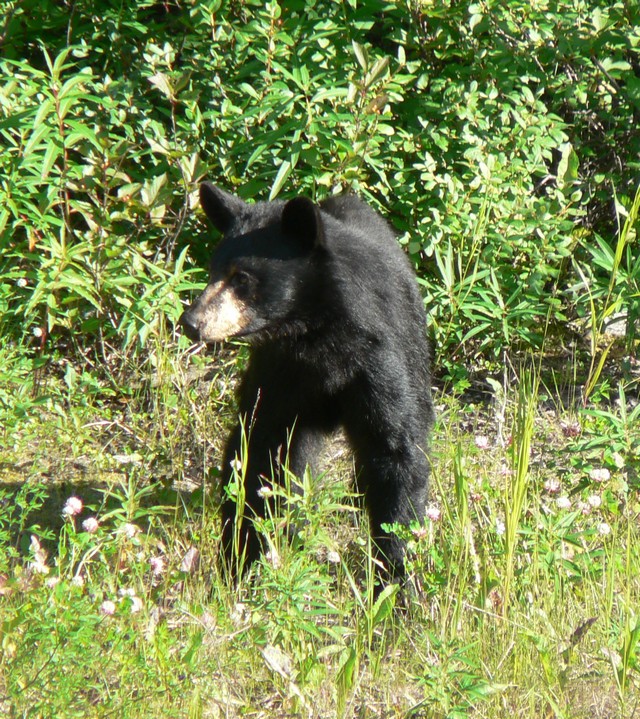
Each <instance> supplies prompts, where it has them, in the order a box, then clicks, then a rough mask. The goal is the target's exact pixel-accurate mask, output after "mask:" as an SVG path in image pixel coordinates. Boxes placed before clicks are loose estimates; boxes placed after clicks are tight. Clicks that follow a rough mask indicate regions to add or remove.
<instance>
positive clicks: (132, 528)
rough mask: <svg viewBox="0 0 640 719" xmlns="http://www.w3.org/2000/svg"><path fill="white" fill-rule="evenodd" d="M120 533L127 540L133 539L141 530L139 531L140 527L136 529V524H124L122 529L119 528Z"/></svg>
mask: <svg viewBox="0 0 640 719" xmlns="http://www.w3.org/2000/svg"><path fill="white" fill-rule="evenodd" d="M120 531H121V532H122V533H123V534H124V536H125V537H126V538H127V539H133V538H134V537H135V536H136V534H139V533H140V532H141V531H142V530H141V529H140V527H138V525H137V524H131V522H126V524H123V525H122V527H120Z"/></svg>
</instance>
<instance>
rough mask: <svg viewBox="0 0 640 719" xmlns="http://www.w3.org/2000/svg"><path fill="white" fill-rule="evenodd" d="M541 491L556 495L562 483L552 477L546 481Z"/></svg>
mask: <svg viewBox="0 0 640 719" xmlns="http://www.w3.org/2000/svg"><path fill="white" fill-rule="evenodd" d="M542 487H543V489H544V491H545V492H549V494H557V493H558V492H559V491H560V489H561V487H562V483H561V482H560V480H559V479H558V478H557V477H552V478H551V479H548V480H547V481H546V482H545V483H544V484H543V485H542Z"/></svg>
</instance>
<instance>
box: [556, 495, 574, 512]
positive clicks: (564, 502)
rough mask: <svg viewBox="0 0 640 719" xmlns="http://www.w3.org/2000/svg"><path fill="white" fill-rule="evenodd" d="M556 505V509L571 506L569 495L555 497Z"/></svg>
mask: <svg viewBox="0 0 640 719" xmlns="http://www.w3.org/2000/svg"><path fill="white" fill-rule="evenodd" d="M556 506H557V507H558V509H569V508H570V507H571V500H570V499H569V497H558V499H556Z"/></svg>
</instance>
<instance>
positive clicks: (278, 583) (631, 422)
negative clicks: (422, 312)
mask: <svg viewBox="0 0 640 719" xmlns="http://www.w3.org/2000/svg"><path fill="white" fill-rule="evenodd" d="M200 360H201V358H200V357H199V356H198V355H196V356H194V357H191V359H190V361H189V358H188V356H187V355H186V354H184V355H183V356H182V357H170V356H169V355H167V356H165V357H164V359H163V370H162V373H161V375H159V377H158V378H156V379H155V380H154V381H153V382H148V381H147V382H146V384H145V381H144V380H143V378H141V384H140V387H139V389H138V390H137V392H136V393H134V395H133V396H132V397H130V398H129V400H128V402H127V406H126V407H125V408H116V407H114V406H111V407H108V406H107V405H105V406H103V407H102V408H99V407H98V406H91V403H90V402H88V403H86V404H85V405H83V404H82V403H78V402H76V401H75V400H74V398H71V400H72V401H71V404H70V406H68V407H67V409H66V411H67V413H68V415H69V417H70V416H71V415H75V419H76V422H75V425H74V426H77V427H78V428H79V430H78V432H77V433H73V432H71V431H70V432H69V435H68V440H67V441H66V442H65V443H61V442H58V443H57V445H56V446H57V447H58V449H59V450H60V449H61V445H62V444H64V446H65V447H66V450H65V451H66V452H67V454H64V453H61V454H59V455H58V456H55V454H54V453H53V451H52V446H51V444H50V443H49V442H48V437H49V436H50V435H51V434H52V433H58V432H60V431H61V425H60V423H59V422H58V419H59V416H60V412H59V408H58V409H56V402H54V401H53V399H50V401H49V402H44V403H43V404H42V408H41V412H40V415H39V417H38V418H37V419H33V420H32V421H31V422H30V423H29V424H28V425H25V427H24V430H23V433H22V434H21V435H20V436H17V437H16V436H13V435H10V434H8V433H5V435H4V436H3V438H2V445H3V454H5V456H7V457H8V458H10V462H8V463H5V464H4V465H3V469H8V465H10V468H11V471H10V472H9V471H7V474H6V475H5V479H6V481H5V482H4V483H3V485H2V487H1V488H0V541H1V543H2V544H1V546H2V549H3V551H2V552H0V557H1V559H0V573H1V584H0V647H1V653H0V677H2V678H1V679H0V707H1V708H2V709H3V712H5V713H6V714H7V715H8V716H13V717H17V716H21V717H27V716H37V717H54V716H55V717H72V716H88V715H90V716H97V717H107V716H119V717H142V716H149V714H150V713H156V714H158V715H159V716H162V717H172V716H175V717H184V716H189V717H223V716H225V717H229V716H231V717H233V716H245V715H251V716H258V717H259V716H265V717H267V716H309V717H334V716H340V717H355V716H358V717H378V716H389V717H395V716H397V717H432V716H437V717H440V716H441V717H463V716H464V717H467V716H479V717H480V716H482V717H494V716H504V713H505V712H507V711H508V712H512V713H515V714H516V715H518V716H530V717H539V716H554V717H587V716H588V717H607V718H609V717H631V716H633V715H634V712H635V707H636V702H637V700H638V697H639V694H638V685H637V683H638V679H639V677H638V673H637V670H638V656H637V640H638V637H639V635H640V624H639V623H638V617H637V612H636V607H637V606H638V601H639V599H640V597H639V594H640V580H639V579H638V577H639V576H640V573H639V570H640V567H639V566H638V557H639V556H640V551H639V550H640V536H639V534H640V533H639V531H638V523H637V515H638V511H639V509H640V505H639V503H638V494H637V491H638V467H639V466H640V431H639V430H638V426H639V425H638V421H637V419H638V418H637V415H638V412H639V411H640V409H639V405H638V404H637V402H636V401H635V400H633V399H631V397H630V393H629V390H633V385H632V384H629V383H628V382H625V381H621V382H620V384H619V385H618V386H617V387H612V388H611V390H610V391H609V395H608V397H607V396H604V395H601V396H600V398H599V401H598V402H597V403H590V404H589V405H588V406H587V407H583V406H582V404H581V403H580V402H574V403H573V404H569V405H566V404H564V403H563V402H562V401H561V399H560V397H559V396H558V394H557V393H555V392H553V391H550V390H549V387H548V382H547V381H546V380H545V377H544V376H541V375H540V374H539V373H538V372H537V371H536V370H535V369H530V370H527V371H525V370H522V371H520V372H517V373H513V374H511V375H509V377H508V381H505V382H504V383H503V384H502V385H498V384H497V383H496V385H495V387H494V391H493V393H492V394H491V395H490V396H487V397H485V398H483V399H482V401H475V402H473V401H470V399H469V398H468V397H464V398H463V397H460V396H456V395H455V394H451V393H449V392H448V393H443V392H440V393H438V395H437V404H438V422H437V426H436V428H435V431H434V435H433V438H432V465H433V473H432V493H431V498H430V504H429V507H428V510H427V516H428V519H427V520H426V521H425V524H424V525H423V526H417V525H416V526H411V527H409V528H406V527H405V528H401V527H398V528H396V531H399V532H403V533H404V534H405V535H406V538H407V540H408V566H409V569H410V572H411V578H412V581H411V582H410V586H411V587H413V589H412V590H410V589H409V588H408V587H407V588H404V587H403V588H399V587H397V586H391V587H388V588H387V589H385V590H384V591H383V592H382V593H380V594H377V593H376V592H374V587H373V581H374V580H373V577H374V576H375V573H374V572H373V565H372V557H371V551H370V549H371V548H370V543H369V539H368V532H367V527H366V522H363V521H362V514H361V512H360V511H359V509H358V502H357V498H355V497H353V495H352V493H351V489H350V483H349V480H350V478H351V462H350V458H349V454H348V452H347V451H346V449H345V446H344V443H343V441H342V440H341V439H340V438H333V439H332V441H331V442H330V447H329V450H328V453H327V462H326V471H325V472H324V473H323V474H322V475H321V476H318V477H311V476H308V475H307V476H305V477H303V478H295V477H290V481H291V482H292V483H293V482H295V483H297V484H299V487H297V488H296V491H293V487H289V488H288V489H287V488H284V489H279V488H276V487H271V488H269V487H267V488H266V490H267V491H272V492H274V493H276V494H279V495H281V496H280V499H281V500H282V501H281V503H280V504H281V508H282V509H281V511H279V512H278V513H275V514H274V515H273V516H269V517H267V518H266V519H265V520H263V521H261V523H260V525H259V529H260V532H261V533H262V535H263V536H264V541H265V546H266V547H267V551H266V552H265V555H264V557H263V558H262V559H261V560H260V562H259V563H258V565H257V566H256V568H255V569H254V570H252V572H251V573H250V575H249V576H248V577H247V578H246V579H243V580H242V581H241V582H240V584H239V586H237V587H236V586H233V585H232V584H230V583H229V581H228V578H227V577H226V575H225V574H224V572H222V571H221V570H220V568H219V566H218V564H217V562H216V561H215V557H216V553H217V543H218V540H219V536H220V527H219V522H218V516H217V506H218V504H219V501H220V497H219V496H218V491H217V486H216V482H215V478H216V476H217V474H218V470H217V468H216V466H215V463H212V461H211V457H212V455H213V457H216V456H219V454H218V453H219V443H220V440H221V438H223V437H224V435H225V432H226V424H227V423H226V420H225V416H227V417H228V418H230V417H231V415H232V409H231V408H229V407H228V405H229V400H230V394H229V390H230V385H231V384H232V381H233V380H232V377H233V376H234V370H233V365H232V364H231V363H230V359H229V360H227V359H226V358H225V357H222V358H221V360H220V362H219V363H217V364H214V368H213V369H211V370H210V371H209V373H208V375H207V378H206V379H203V378H202V377H201V376H200V375H201V374H202V371H201V370H200V371H198V372H187V371H185V363H186V365H187V367H189V366H192V365H195V370H197V369H198V367H199V366H201V364H202V363H201V361H200ZM192 369H194V367H192ZM194 376H195V377H199V376H200V378H197V379H194ZM51 382H52V386H51V389H52V391H51V396H52V397H53V396H54V395H55V392H54V391H53V390H54V389H56V388H57V391H58V392H61V391H62V388H65V390H66V391H71V390H70V389H69V386H68V382H65V380H64V378H63V379H62V380H59V381H58V384H57V385H56V383H55V381H54V380H51ZM600 387H601V389H602V392H603V393H604V392H606V391H607V390H606V387H604V386H603V385H600ZM221 408H226V409H225V410H224V411H223V412H221V411H220V410H221ZM72 425H73V423H72ZM161 428H164V429H161ZM72 435H73V441H71V436H72ZM5 451H6V453H5ZM207 458H208V459H207ZM238 471H241V468H240V467H239V468H238ZM12 480H13V481H12ZM363 525H364V526H363Z"/></svg>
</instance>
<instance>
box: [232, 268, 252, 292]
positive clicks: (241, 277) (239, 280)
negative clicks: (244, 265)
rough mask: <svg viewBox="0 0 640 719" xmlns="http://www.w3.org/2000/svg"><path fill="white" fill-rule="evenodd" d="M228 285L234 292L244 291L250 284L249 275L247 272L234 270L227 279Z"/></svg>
mask: <svg viewBox="0 0 640 719" xmlns="http://www.w3.org/2000/svg"><path fill="white" fill-rule="evenodd" d="M228 282H229V285H230V286H231V287H233V288H234V289H235V290H242V289H246V288H248V287H249V286H250V284H251V282H252V278H251V275H250V274H249V273H248V272H243V271H242V270H236V271H235V272H233V274H232V275H231V277H229V280H228Z"/></svg>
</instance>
